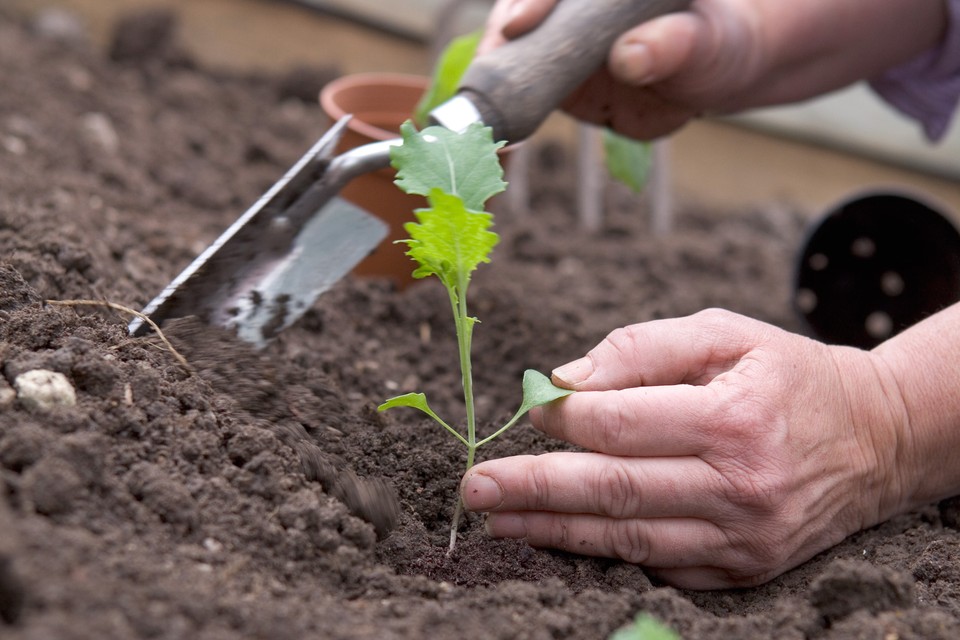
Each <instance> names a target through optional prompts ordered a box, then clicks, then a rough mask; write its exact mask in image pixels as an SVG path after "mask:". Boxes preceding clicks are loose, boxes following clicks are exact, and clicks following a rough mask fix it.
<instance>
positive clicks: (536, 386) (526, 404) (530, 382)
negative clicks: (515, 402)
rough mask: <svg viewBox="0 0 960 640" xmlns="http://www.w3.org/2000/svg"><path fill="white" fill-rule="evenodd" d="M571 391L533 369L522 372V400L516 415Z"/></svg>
mask: <svg viewBox="0 0 960 640" xmlns="http://www.w3.org/2000/svg"><path fill="white" fill-rule="evenodd" d="M571 393H573V390H572V389H562V388H560V387H558V386H557V385H555V384H553V383H552V382H550V378H548V377H547V376H545V375H543V374H542V373H540V372H539V371H536V370H534V369H527V370H526V371H524V372H523V402H522V403H521V404H520V409H518V410H517V415H518V416H521V415H523V414H524V413H526V412H527V411H530V409H533V408H534V407H539V406H540V405H544V404H549V403H551V402H553V401H554V400H559V399H560V398H565V397H567V396H568V395H570V394H571Z"/></svg>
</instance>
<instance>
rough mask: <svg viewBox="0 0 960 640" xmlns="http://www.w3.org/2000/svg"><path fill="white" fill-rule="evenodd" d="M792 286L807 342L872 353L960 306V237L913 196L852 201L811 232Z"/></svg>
mask: <svg viewBox="0 0 960 640" xmlns="http://www.w3.org/2000/svg"><path fill="white" fill-rule="evenodd" d="M794 287H795V288H794V299H793V302H794V308H795V309H796V311H797V313H798V314H799V315H800V317H801V318H802V319H803V320H804V322H805V323H806V325H807V327H808V329H809V333H810V335H811V336H812V337H815V338H818V339H820V340H822V341H824V342H827V343H831V344H845V345H850V346H855V347H861V348H864V349H870V348H872V347H874V346H876V345H878V344H880V343H881V342H883V341H884V340H886V339H887V338H889V337H891V336H893V335H895V334H897V333H899V332H900V331H902V330H903V329H906V328H907V327H909V326H911V325H913V324H915V323H916V322H918V321H920V320H922V319H923V318H925V317H927V316H929V315H931V314H932V313H935V312H936V311H939V310H940V309H943V308H944V307H946V306H948V305H950V304H952V303H954V302H956V301H957V300H960V232H958V230H957V227H956V226H954V224H953V223H952V222H951V221H950V220H949V219H948V218H947V217H946V216H945V215H944V214H943V213H942V211H940V210H938V209H936V208H934V207H933V206H932V205H930V204H929V203H925V202H922V201H921V200H919V199H918V198H916V197H914V196H911V195H907V194H903V193H870V194H866V195H860V196H856V197H853V198H851V199H849V200H846V201H844V202H842V203H841V204H840V205H838V206H836V207H834V208H832V209H831V210H830V211H828V212H827V213H826V215H824V216H823V217H822V218H821V219H820V220H818V221H817V222H816V223H815V224H814V225H812V227H811V228H810V230H809V231H808V233H807V236H806V239H805V242H804V244H803V246H802V247H801V251H800V252H799V255H798V257H797V262H796V271H795V281H794Z"/></svg>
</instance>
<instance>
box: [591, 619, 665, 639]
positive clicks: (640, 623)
mask: <svg viewBox="0 0 960 640" xmlns="http://www.w3.org/2000/svg"><path fill="white" fill-rule="evenodd" d="M607 640H680V636H678V635H677V634H676V633H674V632H673V630H671V629H670V628H669V627H667V626H664V625H663V624H661V623H660V622H657V620H655V619H654V618H652V617H651V616H649V615H647V614H646V613H640V614H637V617H636V618H634V620H633V622H632V623H631V624H629V625H627V626H625V627H623V628H622V629H620V630H618V631H616V632H614V634H613V635H611V636H610V637H609V638H607Z"/></svg>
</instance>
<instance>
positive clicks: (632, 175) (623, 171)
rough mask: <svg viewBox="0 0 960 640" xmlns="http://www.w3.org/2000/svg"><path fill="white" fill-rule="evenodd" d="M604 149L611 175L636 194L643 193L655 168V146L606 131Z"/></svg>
mask: <svg viewBox="0 0 960 640" xmlns="http://www.w3.org/2000/svg"><path fill="white" fill-rule="evenodd" d="M603 148H604V152H605V153H606V160H607V170H608V171H609V172H610V175H612V176H613V177H614V178H616V179H617V180H619V181H620V182H622V183H624V184H625V185H627V186H628V187H630V188H631V189H633V190H634V191H635V192H636V193H640V192H641V191H643V188H644V187H645V186H646V184H647V178H649V177H650V168H651V167H652V166H653V145H651V144H650V143H649V142H640V141H639V140H634V139H633V138H628V137H626V136H622V135H620V134H619V133H615V132H613V131H611V130H610V129H604V131H603Z"/></svg>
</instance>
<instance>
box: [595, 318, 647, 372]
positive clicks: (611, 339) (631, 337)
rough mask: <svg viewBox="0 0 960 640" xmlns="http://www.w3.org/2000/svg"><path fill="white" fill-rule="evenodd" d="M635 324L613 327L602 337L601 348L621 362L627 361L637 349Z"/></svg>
mask: <svg viewBox="0 0 960 640" xmlns="http://www.w3.org/2000/svg"><path fill="white" fill-rule="evenodd" d="M637 341H638V336H637V326H636V325H629V326H626V327H620V328H618V329H614V330H613V331H611V332H610V333H608V334H607V337H606V338H604V339H603V343H601V344H602V348H603V350H604V351H609V352H610V354H611V355H613V356H614V357H616V358H617V359H619V360H620V361H621V362H624V363H628V362H630V361H631V360H632V354H633V353H635V352H636V349H637Z"/></svg>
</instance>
